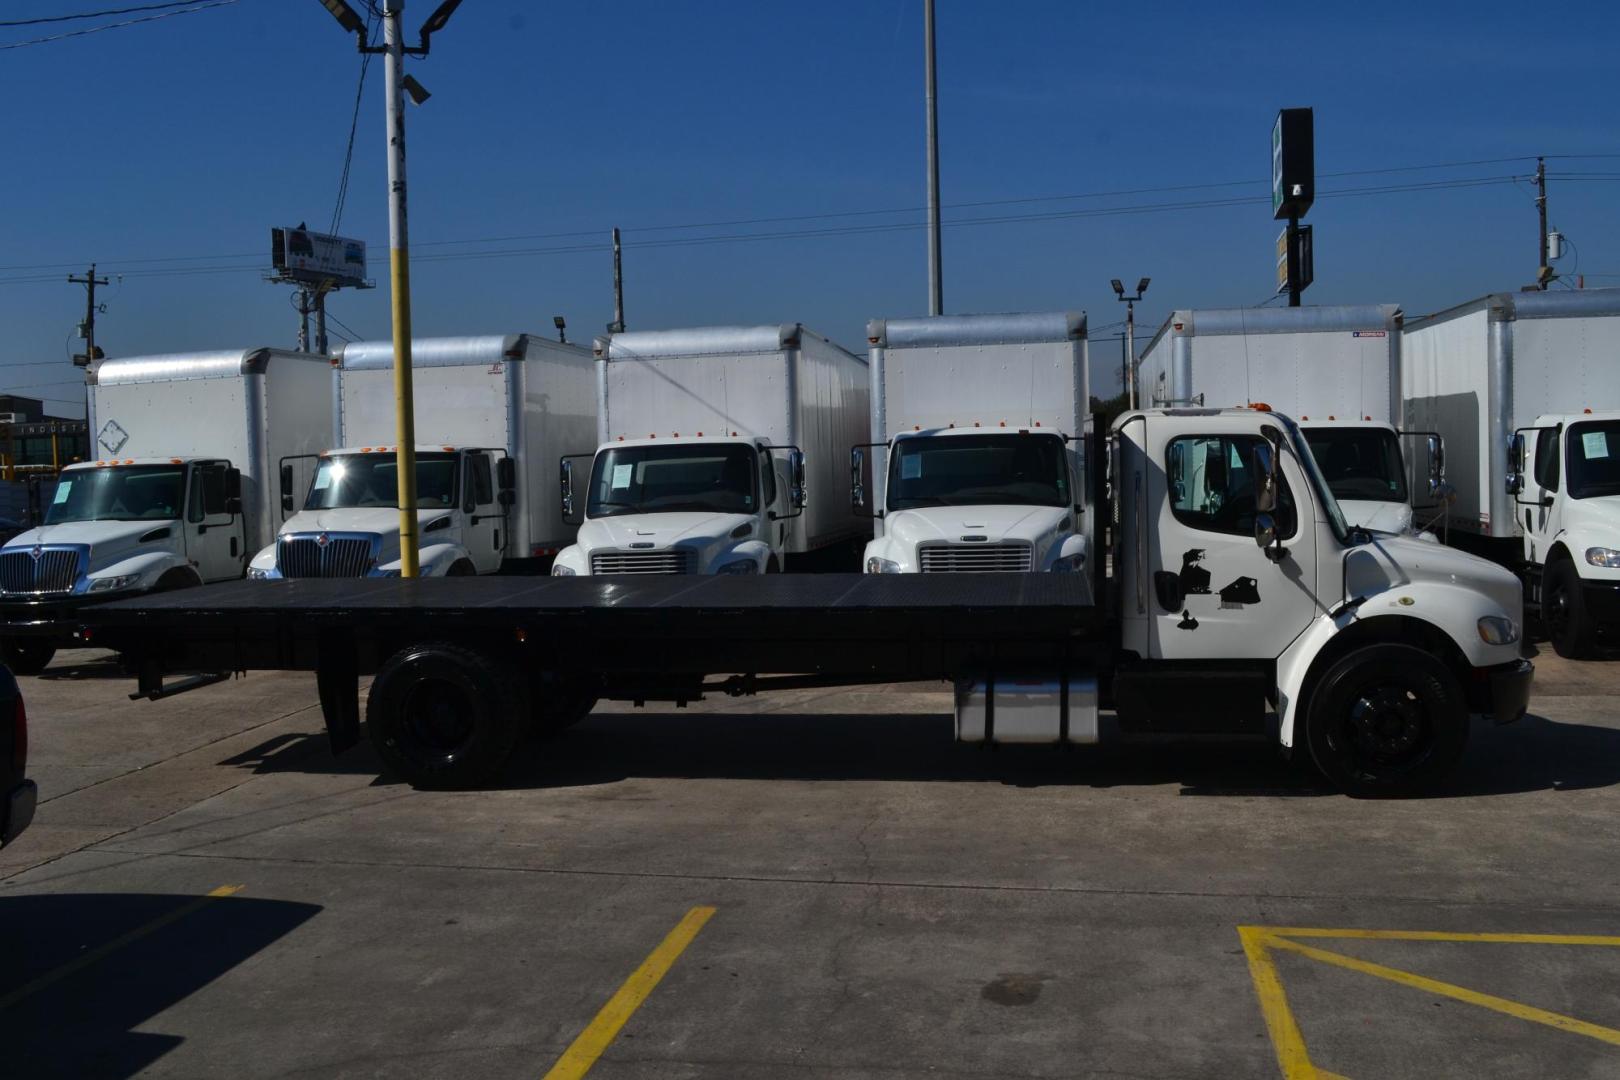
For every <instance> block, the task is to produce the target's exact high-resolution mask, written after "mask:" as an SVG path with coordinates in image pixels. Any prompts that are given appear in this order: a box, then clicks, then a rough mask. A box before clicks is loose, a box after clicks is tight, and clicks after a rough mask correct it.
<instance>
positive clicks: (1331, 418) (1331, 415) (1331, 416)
mask: <svg viewBox="0 0 1620 1080" xmlns="http://www.w3.org/2000/svg"><path fill="white" fill-rule="evenodd" d="M1328 419H1329V420H1337V419H1338V417H1337V416H1334V415H1333V414H1332V413H1328Z"/></svg>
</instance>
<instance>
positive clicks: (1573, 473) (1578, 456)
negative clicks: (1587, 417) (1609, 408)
mask: <svg viewBox="0 0 1620 1080" xmlns="http://www.w3.org/2000/svg"><path fill="white" fill-rule="evenodd" d="M1564 437H1565V438H1566V439H1568V440H1569V497H1570V498H1572V499H1589V498H1592V497H1593V496H1597V495H1620V420H1593V421H1588V422H1586V423H1580V424H1571V425H1570V426H1569V429H1568V430H1567V431H1566V432H1565V434H1564Z"/></svg>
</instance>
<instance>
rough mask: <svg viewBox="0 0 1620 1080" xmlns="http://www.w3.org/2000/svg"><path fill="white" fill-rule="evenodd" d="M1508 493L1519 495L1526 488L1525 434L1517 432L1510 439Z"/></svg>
mask: <svg viewBox="0 0 1620 1080" xmlns="http://www.w3.org/2000/svg"><path fill="white" fill-rule="evenodd" d="M1507 456H1508V460H1507V466H1508V467H1507V493H1508V494H1509V495H1517V494H1519V492H1521V491H1523V490H1524V435H1523V434H1522V433H1520V432H1515V433H1514V434H1513V435H1512V436H1511V437H1510V438H1509V439H1508V455H1507Z"/></svg>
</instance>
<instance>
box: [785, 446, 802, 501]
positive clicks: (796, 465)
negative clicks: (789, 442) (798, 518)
mask: <svg viewBox="0 0 1620 1080" xmlns="http://www.w3.org/2000/svg"><path fill="white" fill-rule="evenodd" d="M788 475H789V476H790V477H792V482H793V486H792V488H791V489H790V490H789V495H790V497H791V498H792V500H793V508H794V509H795V510H803V509H804V503H805V495H806V487H805V482H804V451H803V450H793V451H790V452H789V453H788Z"/></svg>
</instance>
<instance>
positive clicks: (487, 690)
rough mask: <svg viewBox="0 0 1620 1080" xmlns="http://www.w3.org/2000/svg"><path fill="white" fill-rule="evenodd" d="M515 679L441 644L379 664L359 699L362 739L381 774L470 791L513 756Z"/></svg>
mask: <svg viewBox="0 0 1620 1080" xmlns="http://www.w3.org/2000/svg"><path fill="white" fill-rule="evenodd" d="M523 699H524V693H523V686H522V679H521V677H520V676H519V675H518V674H517V673H516V672H515V671H512V670H510V669H508V668H507V667H506V666H505V665H503V664H500V663H498V662H497V661H495V660H493V659H491V658H490V657H488V656H486V655H484V654H482V653H479V652H474V651H473V650H471V649H465V648H462V647H461V646H459V645H450V644H446V643H443V642H432V643H429V644H425V645H413V646H411V647H410V648H407V649H401V650H400V651H399V652H397V653H395V654H394V655H393V656H392V657H391V658H389V660H388V662H387V663H386V664H384V665H383V668H382V670H381V671H379V672H378V673H377V677H376V679H375V680H373V682H372V684H371V692H370V694H369V695H368V696H367V698H366V733H367V735H368V736H369V737H370V739H371V744H372V746H374V747H375V748H376V750H377V754H378V756H380V757H381V758H382V759H383V763H384V765H385V766H387V768H388V771H389V772H391V773H393V774H394V775H396V776H398V777H399V778H400V779H402V780H404V781H406V782H407V783H409V784H410V785H411V786H413V787H420V788H441V789H445V788H449V789H456V788H471V787H477V786H479V785H480V784H483V783H485V782H487V781H488V780H490V779H491V778H492V777H493V776H494V775H495V774H496V773H497V772H498V771H499V770H500V768H501V767H502V766H503V765H505V764H506V761H507V759H508V758H509V757H511V754H512V748H513V747H514V746H515V745H516V744H517V741H518V738H519V736H520V735H521V734H522V732H523V719H524V714H525V712H526V702H525V701H524V700H523Z"/></svg>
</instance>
